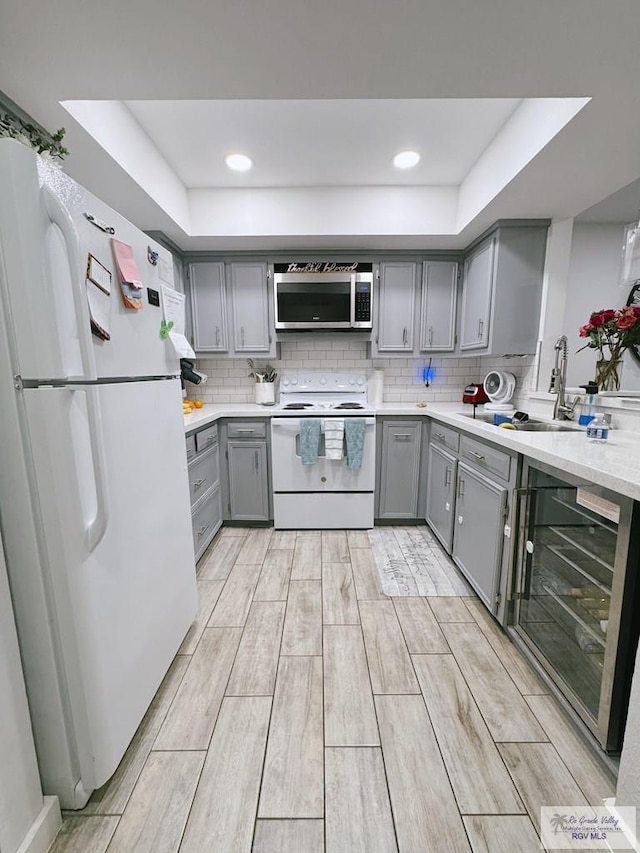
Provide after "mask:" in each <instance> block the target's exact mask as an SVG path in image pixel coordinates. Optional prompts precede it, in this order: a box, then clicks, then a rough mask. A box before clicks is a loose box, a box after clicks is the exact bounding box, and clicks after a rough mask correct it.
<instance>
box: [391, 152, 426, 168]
mask: <svg viewBox="0 0 640 853" xmlns="http://www.w3.org/2000/svg"><path fill="white" fill-rule="evenodd" d="M419 162H420V155H419V154H418V152H417V151H401V152H400V153H399V154H396V156H395V157H394V158H393V165H394V166H395V167H396V169H411V168H413V166H417V165H418V163H419Z"/></svg>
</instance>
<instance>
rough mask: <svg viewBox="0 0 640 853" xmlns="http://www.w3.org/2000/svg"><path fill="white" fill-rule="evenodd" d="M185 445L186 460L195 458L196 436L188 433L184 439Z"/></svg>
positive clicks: (189, 460)
mask: <svg viewBox="0 0 640 853" xmlns="http://www.w3.org/2000/svg"><path fill="white" fill-rule="evenodd" d="M185 442H186V445H187V462H191V460H192V459H195V458H196V437H195V435H188V436H187V437H186V439H185Z"/></svg>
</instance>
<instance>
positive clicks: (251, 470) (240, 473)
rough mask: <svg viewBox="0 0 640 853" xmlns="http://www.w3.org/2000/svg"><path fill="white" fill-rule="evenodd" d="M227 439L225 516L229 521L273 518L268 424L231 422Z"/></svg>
mask: <svg viewBox="0 0 640 853" xmlns="http://www.w3.org/2000/svg"><path fill="white" fill-rule="evenodd" d="M223 434H224V440H225V463H226V465H225V493H226V514H225V518H228V519H229V520H230V521H243V522H248V521H249V522H250V521H253V522H265V521H269V519H270V518H271V500H270V491H271V487H270V477H269V450H268V430H267V422H266V421H264V420H262V421H261V420H258V419H255V420H244V421H237V420H229V421H226V422H225V424H224V427H223Z"/></svg>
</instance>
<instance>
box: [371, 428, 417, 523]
mask: <svg viewBox="0 0 640 853" xmlns="http://www.w3.org/2000/svg"><path fill="white" fill-rule="evenodd" d="M421 441H422V424H421V423H420V422H419V421H386V420H385V421H383V422H382V449H381V456H380V476H379V478H378V489H379V496H378V511H377V517H378V518H416V517H417V516H418V485H419V475H420V446H421Z"/></svg>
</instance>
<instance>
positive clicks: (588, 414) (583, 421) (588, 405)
mask: <svg viewBox="0 0 640 853" xmlns="http://www.w3.org/2000/svg"><path fill="white" fill-rule="evenodd" d="M580 388H584V392H585V401H584V405H583V406H582V409H581V411H580V417H579V418H578V423H579V424H580V426H586V425H587V424H589V423H591V421H592V420H593V419H594V417H595V415H596V394H597V393H598V386H597V385H596V383H595V382H587V384H586V385H580Z"/></svg>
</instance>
